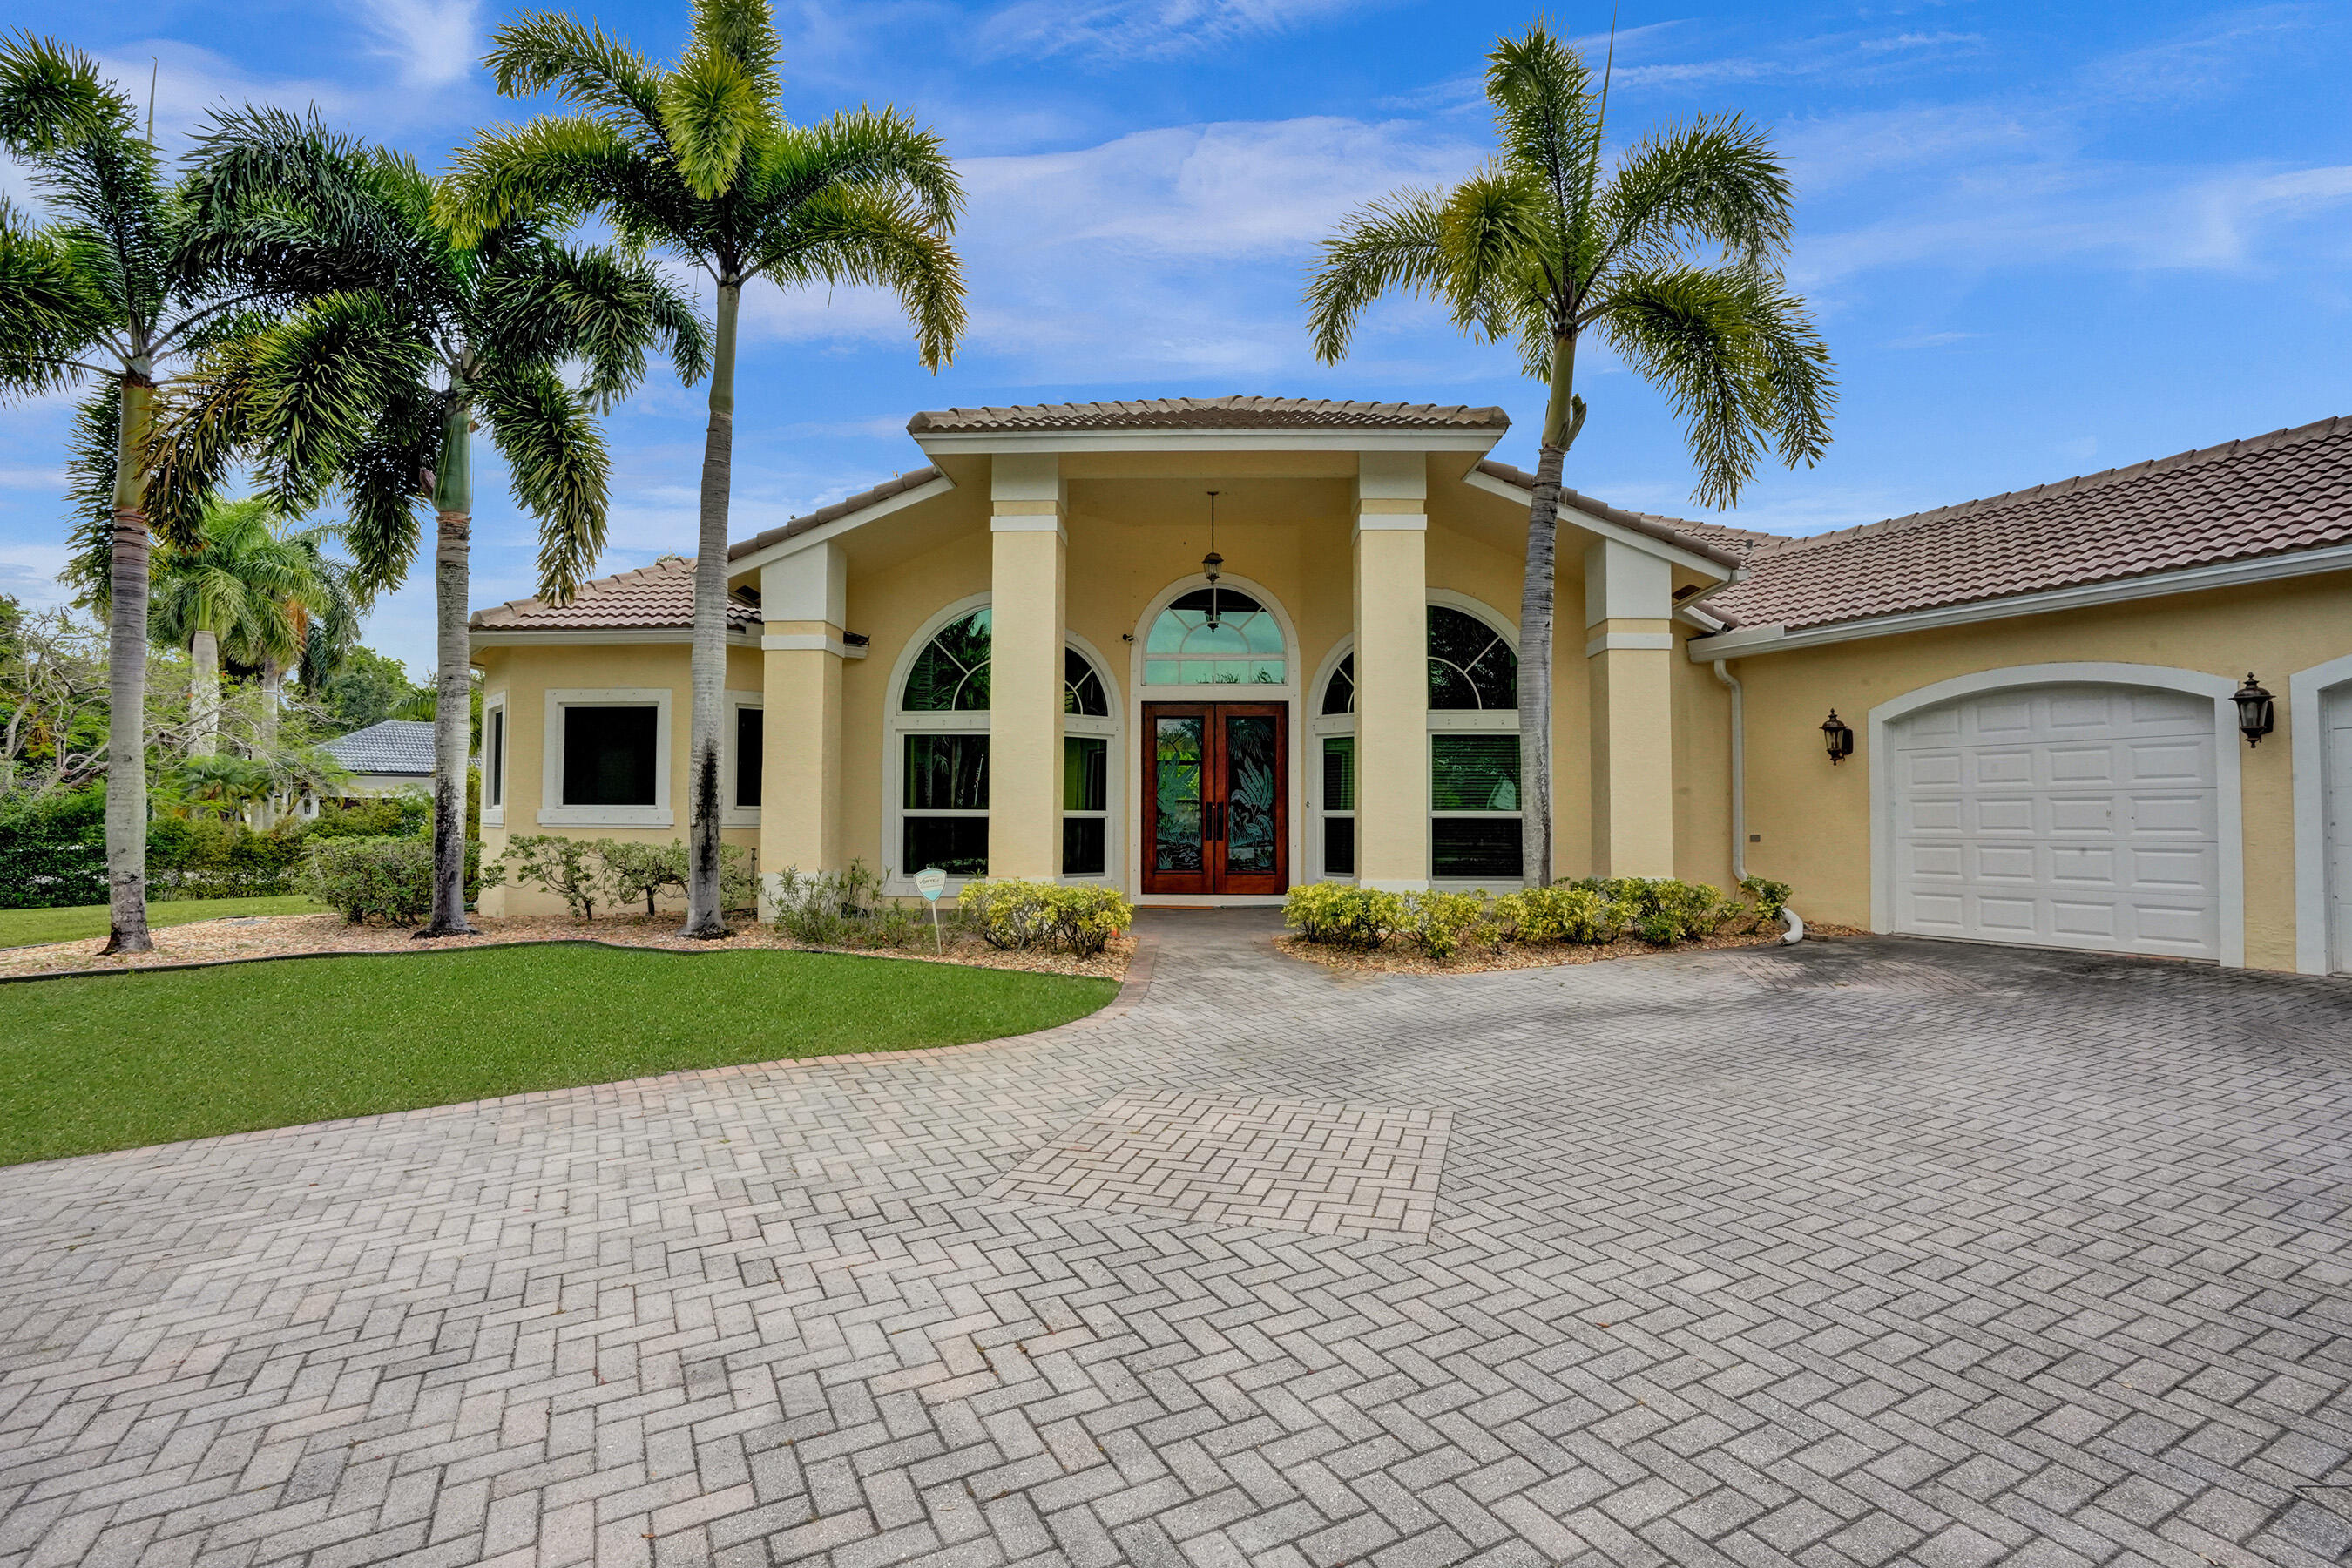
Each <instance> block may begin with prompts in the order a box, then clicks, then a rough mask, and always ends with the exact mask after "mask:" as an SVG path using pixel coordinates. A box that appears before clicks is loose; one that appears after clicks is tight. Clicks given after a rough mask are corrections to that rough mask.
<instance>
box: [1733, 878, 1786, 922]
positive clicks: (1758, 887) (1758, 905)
mask: <svg viewBox="0 0 2352 1568" xmlns="http://www.w3.org/2000/svg"><path fill="white" fill-rule="evenodd" d="M1739 890H1740V891H1741V892H1743V893H1745V894H1747V895H1748V907H1749V908H1751V909H1753V910H1755V911H1756V918H1755V919H1754V920H1753V921H1749V922H1748V930H1750V931H1754V930H1755V929H1756V928H1757V927H1759V926H1760V925H1762V924H1763V923H1764V922H1765V921H1777V920H1779V919H1780V915H1781V912H1782V911H1783V910H1786V909H1787V908H1788V907H1789V895H1790V892H1792V891H1794V889H1791V888H1790V886H1789V884H1788V883H1786V882H1775V881H1773V880H1772V879H1769V877H1742V878H1740V879H1739Z"/></svg>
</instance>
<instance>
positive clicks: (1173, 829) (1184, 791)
mask: <svg viewBox="0 0 2352 1568" xmlns="http://www.w3.org/2000/svg"><path fill="white" fill-rule="evenodd" d="M1151 729H1152V736H1151V739H1152V747H1153V754H1152V758H1151V767H1150V773H1151V803H1150V804H1151V868H1152V869H1153V870H1154V871H1157V872H1160V873H1163V874H1166V873H1171V872H1172V873H1175V874H1177V875H1180V876H1190V877H1197V876H1200V875H1201V874H1202V872H1203V871H1204V870H1205V869H1206V866H1205V863H1204V857H1203V847H1204V834H1203V831H1202V829H1203V827H1204V826H1205V824H1204V823H1203V822H1202V816H1204V815H1205V813H1204V811H1203V809H1202V808H1203V807H1204V806H1205V805H1206V804H1207V802H1206V801H1205V799H1204V798H1203V797H1204V795H1205V793H1206V792H1205V790H1204V787H1203V786H1204V785H1206V784H1208V782H1209V778H1208V770H1207V769H1206V768H1205V767H1204V766H1203V765H1202V764H1203V763H1205V761H1206V758H1205V756H1204V755H1203V752H1205V751H1206V750H1207V745H1206V742H1207V741H1208V739H1209V737H1208V735H1207V733H1206V731H1207V729H1208V717H1207V715H1206V714H1204V713H1181V714H1171V715H1165V716H1162V717H1160V718H1159V719H1156V720H1155V721H1153V723H1152V727H1151Z"/></svg>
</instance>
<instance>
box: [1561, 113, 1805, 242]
mask: <svg viewBox="0 0 2352 1568" xmlns="http://www.w3.org/2000/svg"><path fill="white" fill-rule="evenodd" d="M1793 206H1794V197H1793V194H1792V193H1791V191H1790V185H1789V176H1788V174H1787V173H1786V172H1785V171H1783V170H1782V169H1781V167H1780V159H1779V157H1778V156H1776V155H1775V154H1774V153H1773V151H1772V144H1771V141H1770V139H1769V137H1767V136H1766V135H1765V134H1764V132H1762V131H1760V130H1759V129H1757V128H1756V127H1753V126H1751V125H1748V123H1747V122H1746V121H1742V120H1741V119H1740V118H1739V117H1738V115H1729V116H1727V117H1725V118H1723V119H1720V120H1704V121H1697V122H1696V123H1694V124H1689V125H1679V126H1674V127H1671V128H1669V129H1667V130H1664V131H1661V132H1655V133H1654V134H1652V135H1649V136H1646V137H1644V138H1643V139H1642V140H1641V141H1640V142H1635V143H1634V144H1633V147H1632V148H1631V149H1629V150H1628V151H1627V153H1626V154H1625V157H1624V159H1623V160H1622V162H1621V163H1619V164H1618V166H1617V169H1616V172H1615V173H1614V174H1612V176H1611V178H1610V180H1609V183H1608V184H1607V185H1606V187H1605V188H1604V189H1603V191H1602V193H1601V203H1600V210H1599V212H1598V214H1597V215H1596V216H1597V218H1598V223H1599V226H1600V227H1601V230H1602V231H1603V232H1604V233H1605V235H1606V237H1607V246H1608V250H1609V253H1610V255H1611V256H1612V258H1615V257H1620V256H1622V257H1623V258H1626V260H1627V262H1628V263H1629V264H1631V265H1633V266H1635V267H1656V266H1659V265H1662V264H1663V263H1664V262H1665V261H1666V260H1667V259H1668V258H1670V257H1672V256H1674V255H1676V254H1678V253H1680V252H1682V251H1683V250H1685V249H1687V248H1688V247H1694V246H1710V245H1712V246H1721V247H1724V249H1725V250H1727V251H1728V252H1729V253H1730V255H1731V257H1732V258H1733V259H1735V260H1737V261H1739V262H1741V263H1743V264H1745V265H1748V266H1750V267H1767V268H1769V267H1772V266H1776V265H1778V263H1779V260H1780V257H1781V256H1782V255H1783V254H1784V253H1785V252H1786V251H1787V249H1788V247H1789V239H1790V233H1791V231H1792V229H1793V227H1794V224H1795V214H1794V210H1793Z"/></svg>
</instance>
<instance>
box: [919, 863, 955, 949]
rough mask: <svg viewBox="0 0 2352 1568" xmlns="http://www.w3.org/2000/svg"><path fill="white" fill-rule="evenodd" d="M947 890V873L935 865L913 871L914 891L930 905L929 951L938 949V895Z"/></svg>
mask: <svg viewBox="0 0 2352 1568" xmlns="http://www.w3.org/2000/svg"><path fill="white" fill-rule="evenodd" d="M947 890H948V874H947V873H946V872H945V871H942V870H940V868H938V867H937V866H932V867H929V868H927V869H924V870H920V871H918V872H916V873H915V891H917V892H919V893H920V894H922V895H923V901H924V902H925V903H927V904H929V905H930V906H931V951H932V952H939V951H940V894H941V893H944V892H946V891H947Z"/></svg>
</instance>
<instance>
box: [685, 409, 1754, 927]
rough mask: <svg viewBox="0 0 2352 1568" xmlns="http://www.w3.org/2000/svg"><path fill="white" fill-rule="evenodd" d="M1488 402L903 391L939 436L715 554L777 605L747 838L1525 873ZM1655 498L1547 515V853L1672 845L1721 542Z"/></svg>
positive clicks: (1107, 859)
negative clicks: (1635, 515)
mask: <svg viewBox="0 0 2352 1568" xmlns="http://www.w3.org/2000/svg"><path fill="white" fill-rule="evenodd" d="M1505 428H1506V421H1505V419H1504V417H1503V416H1502V414H1501V412H1500V411H1499V410H1496V409H1492V408H1463V407H1443V406H1432V405H1363V404H1354V405H1350V404H1339V403H1330V402H1322V401H1297V400H1274V399H1222V400H1215V401H1213V402H1202V401H1197V400H1165V401H1160V402H1153V403H1145V404H1131V405H1118V404H1114V405H1075V406H1071V405H1065V406H1053V407H1042V408H1009V409H1005V408H997V409H971V410H950V411H946V412H941V413H934V414H925V415H920V416H917V417H916V419H915V420H914V422H913V424H912V426H910V431H911V434H912V435H913V437H914V438H915V440H916V442H917V443H918V444H919V446H920V447H921V448H922V449H923V452H924V455H925V456H926V457H927V458H930V459H931V466H930V467H929V468H924V469H920V470H918V471H917V472H915V473H911V474H906V475H901V476H899V477H898V478H897V479H894V480H893V481H891V482H890V483H889V484H887V485H885V486H882V487H878V488H877V489H875V490H873V491H869V492H867V493H866V494H865V495H863V496H858V497H853V498H851V500H847V501H845V502H843V503H840V504H839V505H837V506H835V507H831V508H827V509H825V510H824V511H821V512H818V513H815V514H813V515H812V516H810V517H808V518H803V519H798V520H795V521H793V522H792V523H790V524H787V525H786V526H784V527H783V528H781V529H777V530H773V531H771V532H769V533H766V534H762V535H760V536H758V537H755V538H753V539H751V540H749V541H746V542H743V543H742V544H740V545H739V546H738V547H737V548H736V549H735V550H734V551H733V552H732V553H731V559H730V581H731V582H732V584H733V585H734V587H735V588H736V590H737V592H738V594H739V595H740V596H741V597H742V598H743V599H745V600H746V601H747V602H749V601H751V600H753V599H756V602H757V604H758V605H759V607H760V616H761V625H760V627H759V643H760V649H761V654H760V658H761V681H760V688H761V700H762V704H763V708H764V714H763V722H762V724H761V733H762V749H763V757H764V762H763V767H762V770H761V771H762V773H763V774H764V777H765V778H766V780H767V781H769V784H768V786H767V790H766V798H767V799H768V800H769V801H771V802H773V803H774V804H772V805H762V806H761V813H760V821H759V827H758V834H757V843H758V847H759V862H760V864H761V867H762V868H766V869H769V870H777V869H781V868H785V867H793V868H799V869H802V870H804V871H805V870H817V869H822V870H838V869H841V868H844V867H845V866H846V865H847V864H848V863H849V862H850V861H852V860H858V861H863V862H864V863H866V865H868V866H869V867H875V868H879V869H881V870H883V871H884V873H885V874H886V877H887V879H888V883H889V885H890V886H891V887H892V888H893V889H899V888H902V887H904V886H905V885H907V883H908V879H909V878H910V877H911V875H912V873H913V872H914V871H915V870H918V869H920V868H922V866H923V865H926V864H937V865H940V866H941V867H942V868H944V869H946V870H947V871H948V872H949V873H950V879H959V878H962V877H968V876H971V875H976V874H982V873H983V872H984V873H985V874H987V875H990V876H995V877H1007V876H1017V877H1029V878H1047V879H1052V878H1059V879H1071V880H1097V879H1098V880H1102V881H1105V882H1108V883H1110V884H1113V885H1116V886H1118V887H1120V888H1122V889H1126V890H1127V891H1129V893H1130V894H1131V895H1133V896H1136V897H1138V898H1139V899H1142V900H1146V901H1155V900H1177V901H1184V902H1197V901H1243V900H1255V899H1265V898H1272V897H1277V896H1279V895H1280V894H1281V893H1282V892H1283V890H1284V889H1286V888H1287V887H1288V886H1289V885H1290V884H1291V883H1293V882H1296V881H1300V880H1307V879H1320V878H1327V877H1338V878H1342V879H1349V878H1351V879H1357V880H1360V881H1361V882H1363V883H1364V884H1366V885H1369V886H1373V887H1380V888H1387V889H1400V890H1402V889H1420V888H1424V887H1428V886H1431V885H1432V884H1433V882H1435V883H1438V884H1441V885H1460V886H1490V887H1502V886H1516V885H1517V884H1518V883H1519V882H1520V880H1521V879H1522V868H1521V866H1520V865H1519V860H1518V848H1517V845H1518V836H1519V824H1518V816H1517V810H1518V791H1519V778H1518V773H1519V768H1518V760H1517V738H1516V736H1517V711H1516V706H1515V704H1516V685H1515V682H1516V666H1517V612H1518V608H1519V597H1520V570H1521V552H1522V541H1523V540H1524V534H1525V519H1526V506H1527V498H1526V493H1525V490H1524V489H1523V488H1522V487H1521V486H1520V485H1517V484H1514V483H1511V482H1509V479H1518V478H1519V476H1517V475H1515V474H1511V473H1510V471H1509V470H1505V469H1500V468H1498V467H1496V466H1494V465H1484V466H1482V460H1483V459H1484V458H1485V457H1486V453H1487V451H1488V450H1489V449H1490V448H1491V447H1492V446H1493V444H1494V442H1495V441H1496V438H1497V437H1500V436H1501V435H1502V433H1503V431H1504V430H1505ZM1497 474H1505V475H1509V479H1497V478H1496V475H1497ZM1572 499H1573V498H1572ZM1212 505H1214V507H1215V509H1216V530H1217V531H1216V538H1215V540H1214V542H1213V545H1214V549H1215V552H1217V553H1218V554H1219V555H1220V556H1221V557H1222V562H1221V565H1222V570H1221V571H1220V572H1219V574H1218V575H1217V576H1216V578H1215V579H1214V580H1212V579H1211V577H1210V576H1209V575H1208V574H1206V572H1204V570H1203V559H1202V558H1203V557H1204V556H1206V555H1208V554H1209V553H1210V552H1211V549H1212V540H1211V538H1210V521H1211V518H1210V514H1211V508H1212ZM1641 522H1642V520H1635V519H1632V518H1630V517H1627V516H1625V515H1624V514H1619V515H1618V519H1617V521H1611V520H1610V519H1609V518H1606V517H1602V516H1598V515H1586V514H1584V513H1582V512H1580V510H1577V509H1576V508H1575V506H1574V505H1573V504H1572V503H1571V505H1570V508H1569V509H1568V510H1565V511H1564V512H1563V515H1562V527H1563V548H1562V550H1561V557H1562V571H1561V573H1560V574H1559V575H1560V582H1559V589H1558V593H1559V601H1560V602H1561V603H1562V604H1563V605H1570V606H1574V605H1578V604H1580V603H1582V604H1584V605H1586V608H1587V619H1588V621H1589V623H1590V627H1589V637H1588V641H1589V642H1590V643H1591V647H1590V648H1589V649H1588V653H1587V662H1588V663H1589V664H1590V666H1591V674H1590V681H1589V686H1588V682H1587V680H1586V679H1582V678H1581V672H1578V671H1577V670H1575V668H1574V667H1573V660H1572V656H1573V653H1574V647H1573V635H1572V633H1571V634H1570V635H1568V636H1565V637H1563V638H1562V639H1561V640H1562V641H1564V642H1568V643H1569V644H1570V648H1569V651H1570V655H1571V661H1570V664H1569V666H1568V668H1566V669H1565V670H1564V671H1563V673H1562V678H1561V679H1559V680H1558V681H1557V682H1556V685H1557V686H1558V687H1559V692H1558V693H1557V701H1556V714H1557V718H1556V722H1555V726H1554V728H1555V735H1556V742H1555V749H1556V759H1557V760H1556V763H1555V769H1556V772H1557V773H1559V774H1560V775H1561V783H1562V786H1563V787H1562V789H1561V794H1562V795H1563V796H1566V797H1568V800H1567V801H1566V802H1564V804H1572V805H1573V806H1575V807H1576V808H1578V809H1577V810H1575V811H1574V812H1572V813H1571V812H1564V813H1563V820H1564V821H1565V820H1567V819H1568V818H1569V817H1570V816H1583V817H1584V818H1585V819H1586V820H1587V821H1588V822H1589V823H1590V824H1591V831H1590V833H1589V834H1587V835H1584V836H1574V835H1569V834H1563V836H1562V837H1563V842H1562V844H1561V848H1560V853H1559V862H1560V863H1559V866H1558V867H1557V868H1556V869H1557V870H1559V872H1560V873H1561V874H1570V875H1580V874H1585V873H1587V872H1588V871H1590V872H1600V873H1614V874H1631V875H1657V876H1664V875H1671V874H1673V873H1674V871H1675V849H1674V824H1673V811H1674V804H1673V803H1674V801H1675V779H1674V776H1673V768H1674V754H1675V748H1674V742H1673V735H1672V709H1673V704H1672V701H1671V700H1670V696H1669V693H1668V689H1667V688H1668V682H1669V679H1670V678H1671V676H1672V674H1673V671H1674V668H1675V665H1674V661H1673V659H1672V657H1671V650H1672V648H1673V647H1674V641H1675V638H1674V634H1673V632H1672V630H1671V628H1672V627H1673V626H1674V625H1675V623H1674V621H1673V619H1672V617H1673V615H1674V606H1675V594H1676V592H1677V591H1678V590H1679V591H1680V592H1681V594H1682V595H1683V596H1684V597H1685V600H1688V599H1690V598H1695V597H1696V596H1697V595H1699V594H1701V593H1703V592H1704V591H1706V589H1709V588H1712V587H1715V586H1717V585H1720V584H1723V583H1725V582H1727V580H1729V578H1730V576H1731V568H1730V566H1729V564H1728V560H1727V558H1725V559H1717V558H1714V557H1713V556H1712V555H1711V554H1710V553H1709V552H1705V551H1703V550H1695V549H1693V548H1691V547H1690V543H1689V542H1677V541H1673V540H1669V539H1667V538H1664V537H1661V533H1662V532H1663V531H1657V532H1653V531H1645V530H1644V528H1643V527H1642V526H1641ZM1629 524H1630V525H1631V526H1628V525H1629ZM1573 625H1574V623H1573V620H1572V619H1571V621H1570V626H1573ZM1689 629H1690V628H1687V627H1686V628H1685V631H1686V632H1687V631H1688V630H1689ZM1449 658H1452V659H1458V660H1460V661H1463V662H1460V663H1454V662H1449ZM1441 672H1443V673H1442V674H1441ZM1612 715H1613V716H1614V721H1615V723H1616V725H1617V727H1618V728H1617V731H1616V732H1613V733H1612V732H1605V731H1602V730H1601V729H1600V728H1597V726H1601V725H1605V724H1606V723H1608V722H1609V721H1611V718H1612ZM1588 721H1590V723H1588ZM1621 795H1624V796H1630V798H1626V799H1622V800H1620V799H1618V798H1617V797H1619V796H1621ZM786 801H791V802H793V803H795V804H794V805H793V807H792V808H790V809H782V803H784V802H786ZM801 802H809V803H819V802H821V803H822V805H817V806H816V808H815V809H809V808H808V807H807V806H804V805H800V804H798V803H801Z"/></svg>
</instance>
